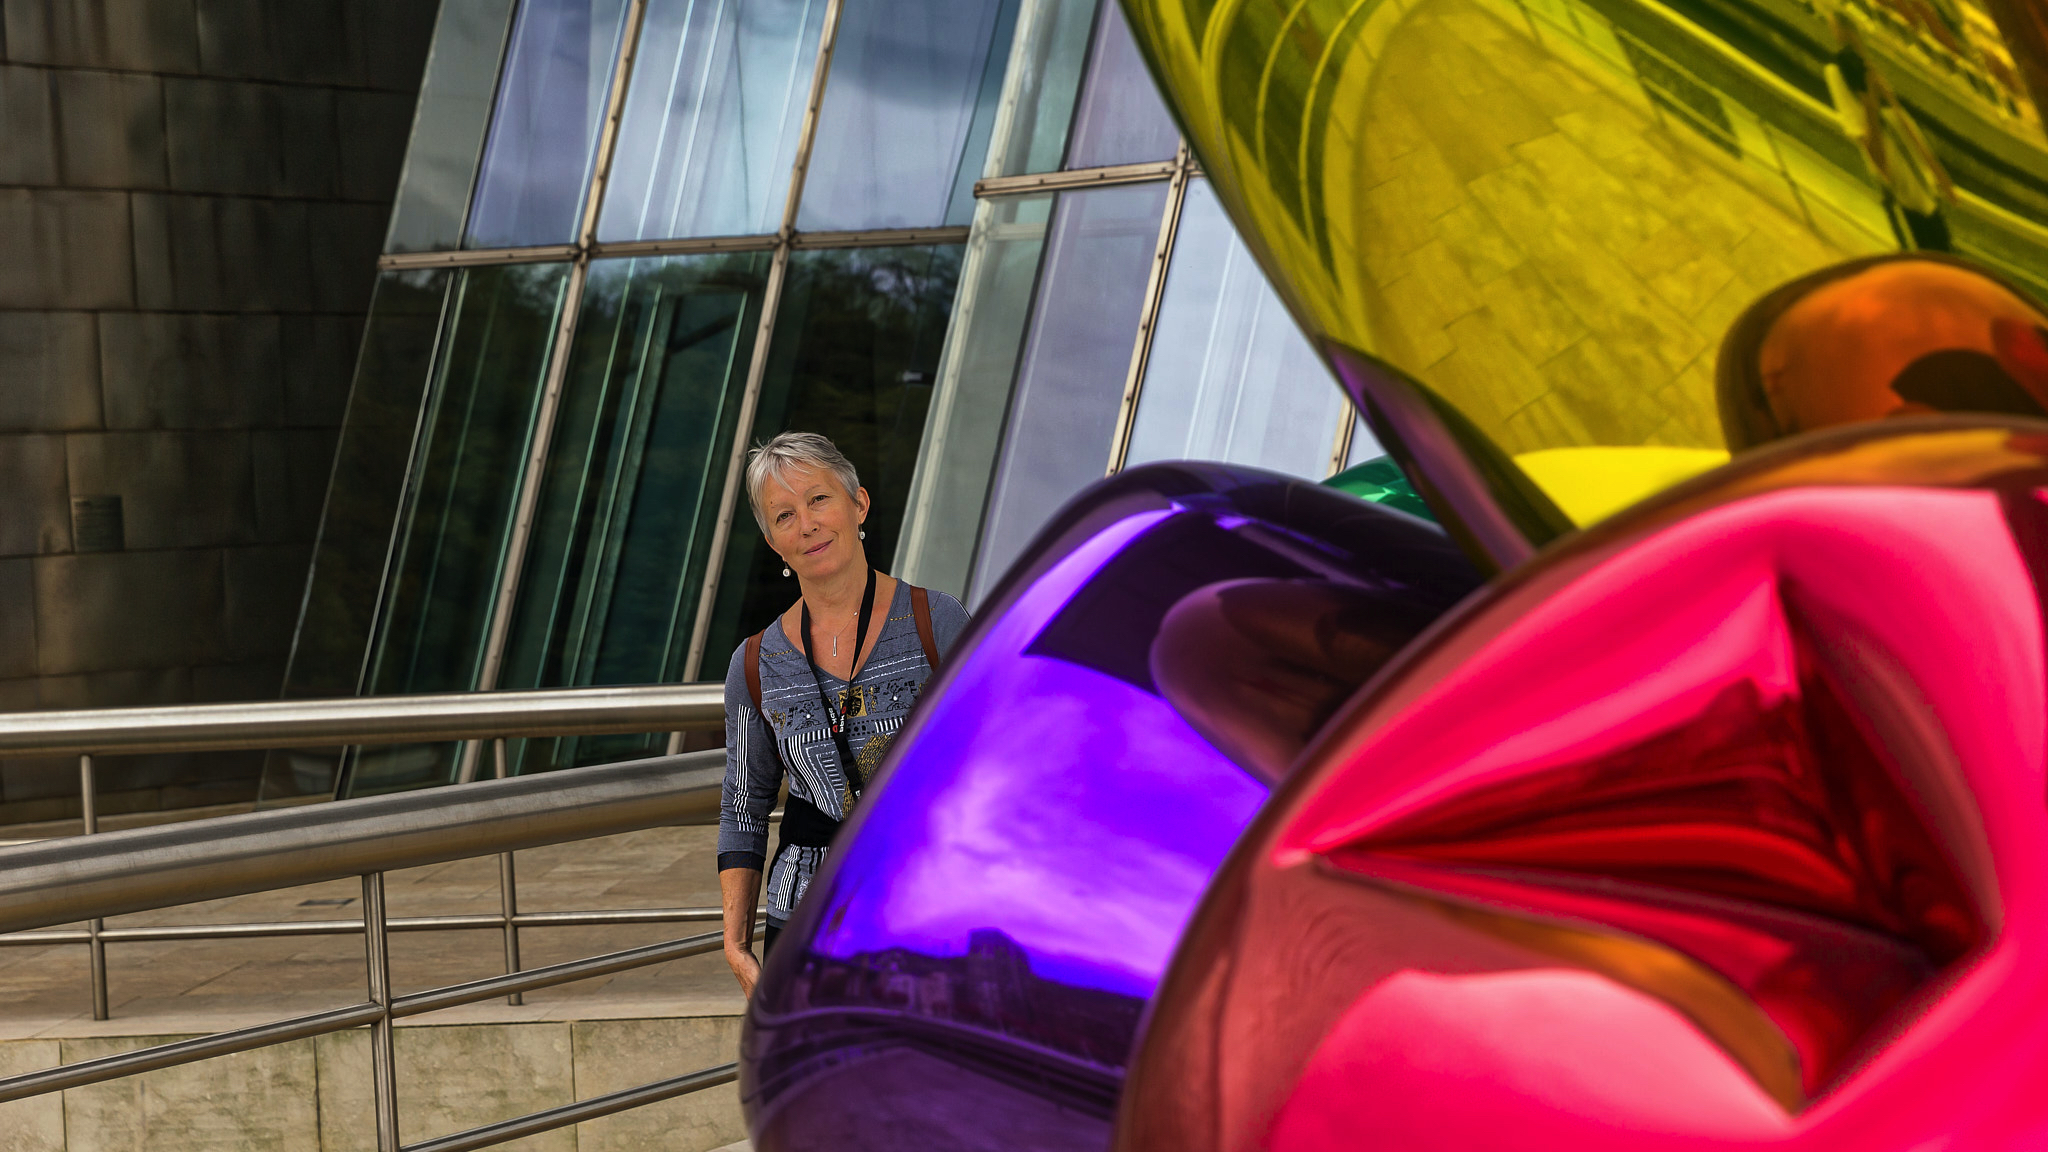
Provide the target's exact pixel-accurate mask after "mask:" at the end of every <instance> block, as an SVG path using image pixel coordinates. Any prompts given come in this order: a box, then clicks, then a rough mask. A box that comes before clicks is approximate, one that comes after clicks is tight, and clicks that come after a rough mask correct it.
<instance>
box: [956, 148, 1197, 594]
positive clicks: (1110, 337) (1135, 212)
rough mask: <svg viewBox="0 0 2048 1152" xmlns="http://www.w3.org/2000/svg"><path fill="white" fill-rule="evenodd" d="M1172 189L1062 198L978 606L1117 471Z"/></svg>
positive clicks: (987, 534) (1014, 406) (1006, 445)
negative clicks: (1081, 497)
mask: <svg viewBox="0 0 2048 1152" xmlns="http://www.w3.org/2000/svg"><path fill="white" fill-rule="evenodd" d="M1165 207H1166V185H1165V184H1164V183H1155V184H1131V185H1126V186H1124V187H1121V188H1097V189H1090V190H1088V191H1085V192H1067V193H1063V194H1061V196H1060V198H1059V202H1058V203H1057V205H1056V206H1055V207H1054V210H1053V221H1052V228H1051V238H1050V239H1049V240H1047V241H1046V255H1045V263H1044V265H1043V268H1042V270H1041V271H1040V273H1039V281H1038V297H1037V301H1036V303H1035V304H1034V306H1033V309H1032V317H1031V330H1030V334H1029V335H1028V336H1026V337H1025V344H1024V354H1023V357H1022V360H1021V362H1020V364H1019V366H1018V369H1017V383H1016V389H1015V391H1014V393H1013V394H1012V396H1011V399H1010V419H1009V427H1008V428H1007V429H1006V430H1005V431H1004V434H1003V455H1002V459H1001V460H1000V461H999V462H998V464H997V466H996V478H995V484H994V488H993V495H992V496H991V497H990V500H989V511H988V519H987V520H986V522H985V523H984V526H983V528H982V533H981V544H980V548H979V550H978V555H977V558H976V560H975V570H974V588H973V593H974V597H975V599H977V600H978V599H979V598H980V597H981V596H982V595H984V594H986V592H987V590H988V589H989V588H990V587H991V586H992V585H993V584H994V583H995V581H996V580H998V579H1000V578H1001V577H1002V574H1003V572H1004V571H1005V570H1007V569H1008V568H1009V566H1010V562H1011V561H1012V560H1014V559H1016V557H1017V555H1018V553H1020V552H1022V551H1023V549H1024V545H1025V544H1026V543H1027V542H1028V541H1029V540H1030V539H1031V536H1032V534H1033V533H1035V532H1037V531H1038V528H1039V526H1040V525H1042V524H1044V523H1045V520H1046V518H1047V517H1048V516H1051V515H1052V514H1053V512H1054V511H1055V510H1057V509H1058V508H1059V507H1060V505H1062V504H1065V503H1066V502H1067V501H1068V500H1069V499H1071V498H1072V497H1073V496H1074V494H1075V493H1077V492H1079V491H1080V490H1081V489H1083V488H1085V487H1087V486H1088V485H1089V484H1091V483H1093V482H1095V481H1096V480H1100V479H1101V478H1102V475H1103V473H1104V472H1105V471H1106V470H1107V469H1108V467H1109V450H1110V441H1111V439H1112V438H1113V437H1114V436H1115V433H1116V413H1117V406H1118V404H1119V402H1120V400H1121V398H1122V395H1123V383H1124V378H1125V377H1126V376H1127V375H1128V374H1129V372H1130V368H1131V345H1132V341H1133V339H1134V338H1135V336H1136V334H1137V331H1138V319H1139V316H1140V314H1141V313H1142V312H1143V311H1144V304H1145V281H1146V279H1147V276H1148V273H1149V267H1150V264H1151V257H1152V250H1153V246H1154V245H1155V244H1156V243H1157V242H1158V238H1159V217H1160V213H1161V212H1162V211H1164V209H1165Z"/></svg>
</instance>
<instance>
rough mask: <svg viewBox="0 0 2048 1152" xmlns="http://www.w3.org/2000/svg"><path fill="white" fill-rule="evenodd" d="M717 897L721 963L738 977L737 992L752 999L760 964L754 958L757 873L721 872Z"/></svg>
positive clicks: (750, 870) (744, 870) (752, 870)
mask: <svg viewBox="0 0 2048 1152" xmlns="http://www.w3.org/2000/svg"><path fill="white" fill-rule="evenodd" d="M718 895H719V898H720V900H721V901H722V903H723V905H724V908H725V963H726V965H727V966H728V967H730V968H731V969H732V974H733V975H734V976H736V977H738V978H739V982H740V990H741V991H742V992H745V993H746V994H747V995H748V996H752V995H753V994H754V985H755V984H756V983H757V982H758V981H759V980H760V979H761V962H760V961H759V960H756V959H754V901H755V900H756V899H758V898H759V897H760V895H761V872H760V870H759V869H757V868H726V869H723V870H721V871H720V872H719V873H718Z"/></svg>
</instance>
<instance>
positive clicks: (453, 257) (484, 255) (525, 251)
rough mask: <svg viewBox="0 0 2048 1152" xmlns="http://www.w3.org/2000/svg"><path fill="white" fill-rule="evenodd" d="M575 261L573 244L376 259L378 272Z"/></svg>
mask: <svg viewBox="0 0 2048 1152" xmlns="http://www.w3.org/2000/svg"><path fill="white" fill-rule="evenodd" d="M575 257H576V245H574V244H537V245H533V246H531V247H525V248H462V249H457V250H456V251H453V252H387V253H385V254H384V255H382V256H379V257H377V270H378V271H379V272H400V271H416V270H420V269H426V270H430V271H431V270H435V269H443V268H477V267H487V266H491V265H497V264H552V263H556V262H559V261H562V260H572V259H574V258H575Z"/></svg>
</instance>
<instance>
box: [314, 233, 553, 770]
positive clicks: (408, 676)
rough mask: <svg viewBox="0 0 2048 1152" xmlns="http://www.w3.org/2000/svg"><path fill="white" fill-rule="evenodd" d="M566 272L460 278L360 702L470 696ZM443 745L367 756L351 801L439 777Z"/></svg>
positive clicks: (518, 267)
mask: <svg viewBox="0 0 2048 1152" xmlns="http://www.w3.org/2000/svg"><path fill="white" fill-rule="evenodd" d="M568 271H569V270H568V266H567V265H562V264H515V265H510V266H499V267H491V268H478V269H473V270H470V271H467V272H464V273H462V274H461V279H460V281H459V282H458V284H457V286H456V288H455V290H454V298H453V299H452V300H451V301H450V304H449V309H448V312H449V316H448V319H447V322H446V327H445V330H444V333H443V335H442V337H441V350H440V354H439V357H438V362H437V364H436V366H435V371H434V376H433V381H432V383H431V385H430V386H429V388H428V394H427V398H426V405H425V408H424V411H422V412H420V415H419V421H420V431H419V435H418V443H417V445H416V446H415V447H414V449H413V451H412V455H411V459H412V466H411V469H410V473H411V476H410V484H409V487H408V497H407V503H406V505H405V507H404V508H403V510H402V513H401V518H400V520H399V523H398V526H397V529H396V532H395V535H394V555H393V557H392V559H391V562H390V575H389V577H388V583H387V585H386V589H385V592H384V595H383V600H384V604H383V609H382V612H381V618H380V620H379V624H378V635H377V640H376V646H375V650H374V651H373V653H372V655H371V658H370V666H369V669H368V672H367V675H366V676H365V677H364V690H365V692H366V693H367V694H372V695H384V694H389V693H398V692H452V691H467V690H469V689H472V688H474V687H476V678H477V674H478V671H479V666H480V665H481V663H482V660H483V648H484V635H485V630H486V628H487V627H488V624H489V621H490V614H491V604H492V601H493V600H494V599H495V597H496V593H497V587H498V577H499V574H500V571H501V568H502V565H503V563H504V556H505V546H506V542H507V539H508V537H509V535H510V531H511V524H512V516H513V511H514V506H515V505H516V504H517V502H518V498H519V485H520V475H521V473H522V472H523V471H524V467H525V463H526V452H527V445H528V441H529V439H530V438H531V436H532V434H533V420H534V415H535V412H536V409H537V408H538V407H539V403H540V395H541V385H542V382H543V380H544V378H545V376H546V373H547V365H548V356H549V349H550V346H551V344H552V343H553V336H554V331H555V317H556V314H557V312H558V310H559V309H560V307H561V301H562V289H563V286H564V284H565V282H566V281H567V279H568ZM416 411H418V410H416ZM452 747H453V746H452V745H451V746H448V748H452ZM448 748H434V749H422V748H419V747H417V746H415V747H411V748H399V749H384V750H370V749H365V750H364V752H363V753H362V755H361V756H360V757H359V759H358V761H357V764H356V768H355V774H354V779H353V781H352V784H351V788H350V792H351V794H352V795H364V794H366V792H368V791H377V790H380V789H384V788H389V787H396V786H402V785H405V784H411V783H422V782H426V781H430V780H443V779H447V778H449V777H448V773H449V772H450V771H451V770H452V768H453V765H452V763H451V762H450V761H449V760H448V758H447V754H448Z"/></svg>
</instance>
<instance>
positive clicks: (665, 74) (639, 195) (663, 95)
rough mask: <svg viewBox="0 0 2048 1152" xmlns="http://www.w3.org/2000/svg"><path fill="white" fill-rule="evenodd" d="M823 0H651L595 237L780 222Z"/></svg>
mask: <svg viewBox="0 0 2048 1152" xmlns="http://www.w3.org/2000/svg"><path fill="white" fill-rule="evenodd" d="M825 7H826V2H825V0H725V2H723V3H715V4H713V3H703V2H701V0H652V2H651V3H650V4H649V5H648V7H647V20H646V25H645V27H644V28H643V29H642V31H641V34H640V53H639V57H638V59H636V60H635V62H634V67H633V84H632V88H631V90H630V91H629V92H628V94H627V97H626V110H625V118H624V120H623V121H622V122H621V125H620V128H619V144H618V152H617V154H616V158H615V159H614V160H613V162H612V174H611V181H610V183H609V184H608V185H607V186H606V190H605V202H604V213H603V216H602V217H601V219H600V220H599V222H598V239H600V240H604V241H620V240H665V239H671V238H677V237H690V236H739V235H752V234H760V233H768V232H773V231H775V230H776V229H777V228H779V227H781V226H782V209H783V204H784V200H785V199H786V197H787V195H788V189H789V174H790V169H791V167H792V166H793V165H794V164H795V163H796V148H797V138H798V135H799V132H800V130H801V128H802V126H803V116H804V104H805V101H806V99H807V98H808V96H809V92H810V85H811V76H812V72H813V66H814V64H815V60H816V56H817V51H818V32H819V29H820V28H821V26H822V25H823V23H824V19H825Z"/></svg>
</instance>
